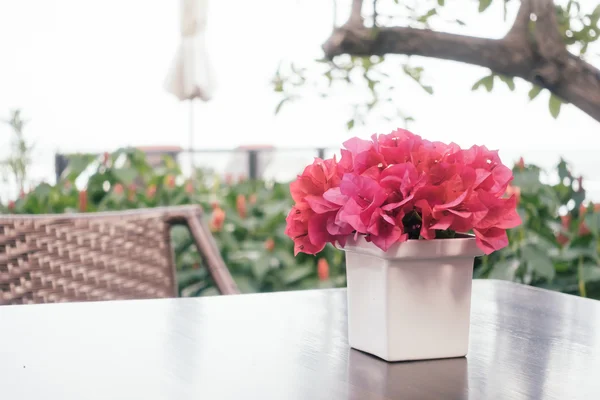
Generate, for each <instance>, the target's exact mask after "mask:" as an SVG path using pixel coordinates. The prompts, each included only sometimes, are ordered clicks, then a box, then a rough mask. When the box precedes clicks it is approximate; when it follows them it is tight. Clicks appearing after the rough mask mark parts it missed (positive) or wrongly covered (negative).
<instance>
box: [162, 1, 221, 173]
mask: <svg viewBox="0 0 600 400" xmlns="http://www.w3.org/2000/svg"><path fill="white" fill-rule="evenodd" d="M180 7H181V8H180V12H181V17H180V18H181V20H180V24H181V43H180V44H179V48H178V49H177V53H176V55H175V59H174V60H173V63H172V65H171V69H170V71H169V74H168V75H167V78H166V80H165V89H166V90H167V91H168V92H170V93H172V94H174V95H175V96H176V97H177V98H178V99H179V100H181V101H186V100H189V102H190V127H189V128H190V137H189V140H190V151H191V150H193V148H194V100H195V99H200V100H202V101H208V100H210V99H211V98H212V95H213V92H214V89H215V81H214V73H213V70H212V67H211V65H210V63H209V60H208V54H207V50H206V33H205V32H206V31H205V29H206V16H207V9H208V0H180ZM193 158H194V157H193V155H192V154H191V153H190V159H191V160H193ZM191 166H192V172H193V168H194V165H193V161H192V164H191Z"/></svg>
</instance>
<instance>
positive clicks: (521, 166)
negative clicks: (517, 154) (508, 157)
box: [516, 157, 525, 171]
mask: <svg viewBox="0 0 600 400" xmlns="http://www.w3.org/2000/svg"><path fill="white" fill-rule="evenodd" d="M516 166H517V168H519V170H521V171H524V170H525V160H523V157H521V158H519V161H518V162H517V164H516Z"/></svg>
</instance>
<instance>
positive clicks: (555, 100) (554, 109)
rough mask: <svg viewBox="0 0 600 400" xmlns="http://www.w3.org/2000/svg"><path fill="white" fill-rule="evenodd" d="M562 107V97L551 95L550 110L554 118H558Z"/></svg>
mask: <svg viewBox="0 0 600 400" xmlns="http://www.w3.org/2000/svg"><path fill="white" fill-rule="evenodd" d="M561 106H562V100H561V99H560V97H558V96H556V95H554V94H552V95H550V100H549V102H548V109H549V110H550V114H551V115H552V117H554V118H558V114H560V107H561Z"/></svg>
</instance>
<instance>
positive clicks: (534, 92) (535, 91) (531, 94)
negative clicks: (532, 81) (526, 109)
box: [528, 85, 542, 101]
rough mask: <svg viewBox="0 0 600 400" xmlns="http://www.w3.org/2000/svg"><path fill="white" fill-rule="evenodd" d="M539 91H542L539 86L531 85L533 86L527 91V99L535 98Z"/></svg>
mask: <svg viewBox="0 0 600 400" xmlns="http://www.w3.org/2000/svg"><path fill="white" fill-rule="evenodd" d="M541 91H542V87H541V86H538V85H533V87H532V88H531V90H530V91H529V93H528V96H529V101H531V100H533V99H535V98H536V97H537V95H538V94H540V92H541Z"/></svg>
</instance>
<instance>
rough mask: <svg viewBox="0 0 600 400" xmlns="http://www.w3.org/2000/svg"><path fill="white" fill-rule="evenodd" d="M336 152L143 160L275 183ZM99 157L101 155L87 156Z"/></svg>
mask: <svg viewBox="0 0 600 400" xmlns="http://www.w3.org/2000/svg"><path fill="white" fill-rule="evenodd" d="M335 153H336V149H333V148H327V147H304V148H273V147H262V146H261V147H256V146H255V147H242V148H236V149H202V150H199V149H195V150H192V151H190V150H180V151H173V150H168V151H160V150H153V151H150V152H146V154H147V156H148V157H149V160H150V158H151V157H152V158H153V159H155V160H156V159H157V157H159V156H165V155H166V156H172V157H173V158H174V159H175V160H176V161H177V163H178V164H179V166H180V167H181V169H182V171H183V172H184V173H188V174H189V172H190V171H191V166H192V165H193V166H194V167H195V168H202V169H209V170H212V171H214V172H215V173H218V174H221V175H224V176H231V177H233V178H242V177H244V178H250V179H259V178H268V179H274V180H277V181H287V180H291V179H293V178H294V177H295V176H296V174H298V173H300V172H302V169H303V168H304V167H305V166H306V165H307V164H309V163H311V162H312V160H313V159H314V157H319V158H329V157H332V156H333V155H334V154H335ZM91 155H93V156H98V157H100V155H101V153H97V154H91ZM68 163H69V154H56V155H55V174H56V179H57V180H58V179H59V178H60V177H61V176H62V174H63V172H64V171H65V170H66V169H67V166H68ZM151 164H152V163H151Z"/></svg>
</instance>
